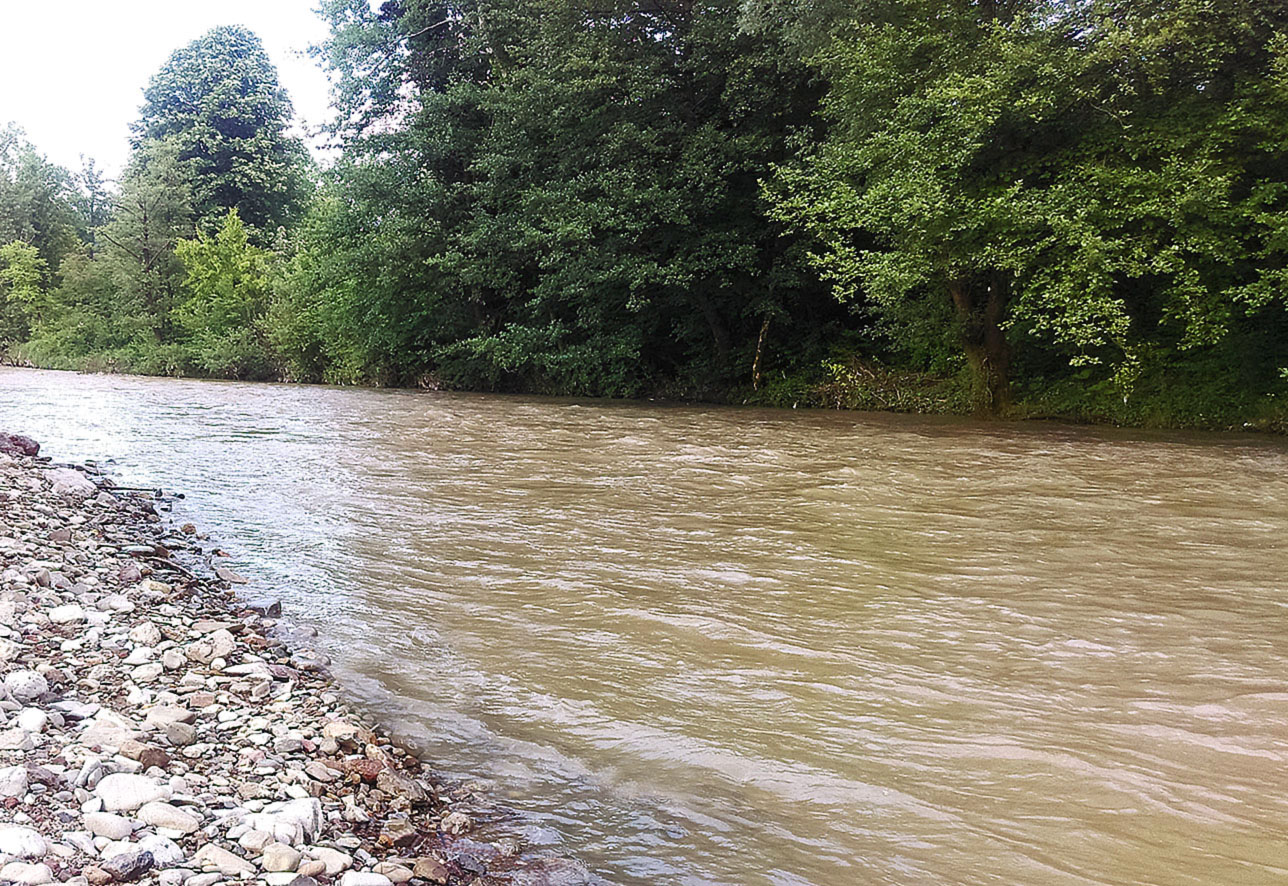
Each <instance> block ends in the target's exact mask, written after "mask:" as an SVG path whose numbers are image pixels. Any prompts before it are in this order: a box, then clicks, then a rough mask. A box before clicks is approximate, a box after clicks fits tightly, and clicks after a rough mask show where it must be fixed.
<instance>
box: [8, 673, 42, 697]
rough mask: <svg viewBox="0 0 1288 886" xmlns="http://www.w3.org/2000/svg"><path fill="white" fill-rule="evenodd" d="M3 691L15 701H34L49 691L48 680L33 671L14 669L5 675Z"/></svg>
mask: <svg viewBox="0 0 1288 886" xmlns="http://www.w3.org/2000/svg"><path fill="white" fill-rule="evenodd" d="M4 691H5V693H6V694H8V695H10V696H12V697H13V699H14V700H15V701H20V702H29V701H35V700H36V699H38V698H40V696H42V695H44V694H45V693H46V692H48V691H49V681H48V680H46V679H45V678H44V677H42V676H41V675H40V674H37V673H36V672H35V671H14V672H13V673H12V674H8V675H6V676H5V678H4Z"/></svg>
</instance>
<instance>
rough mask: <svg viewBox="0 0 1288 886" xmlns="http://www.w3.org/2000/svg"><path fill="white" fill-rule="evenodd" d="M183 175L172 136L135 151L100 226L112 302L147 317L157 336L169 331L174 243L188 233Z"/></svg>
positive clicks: (177, 266)
mask: <svg viewBox="0 0 1288 886" xmlns="http://www.w3.org/2000/svg"><path fill="white" fill-rule="evenodd" d="M188 181H189V180H188V175H187V172H186V170H185V169H184V167H183V165H182V163H181V162H180V160H179V146H178V145H177V144H176V143H175V142H172V141H161V142H149V143H148V144H146V145H144V146H143V147H142V148H140V149H139V150H138V151H136V152H135V154H134V157H133V159H132V160H131V161H130V165H129V167H128V168H127V169H126V171H125V175H124V177H123V179H122V182H121V193H120V195H119V197H118V198H117V201H116V207H115V212H114V214H113V218H112V221H111V222H109V223H108V224H107V225H106V226H105V227H104V228H103V229H102V232H101V236H102V239H103V240H104V241H105V244H106V246H105V249H104V254H103V258H102V260H103V261H104V262H106V264H107V266H108V267H109V268H110V269H111V274H112V279H113V282H114V284H115V287H116V291H117V307H118V308H119V309H120V310H123V311H126V312H128V313H129V314H131V315H133V316H137V317H139V318H141V319H143V321H144V322H145V323H146V325H147V327H148V329H149V337H150V338H151V339H152V340H154V341H157V342H160V341H162V340H165V339H166V338H167V337H168V336H169V333H170V322H169V318H170V313H171V311H172V310H173V308H174V305H175V300H176V297H177V295H178V293H179V289H180V286H181V284H182V282H183V266H182V264H181V263H180V262H179V259H178V257H177V256H176V255H175V244H177V243H178V242H179V240H180V239H182V238H184V237H188V236H191V235H192V232H193V224H192V215H193V212H192V203H191V197H190V192H189V190H188Z"/></svg>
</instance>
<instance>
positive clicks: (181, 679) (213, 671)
mask: <svg viewBox="0 0 1288 886" xmlns="http://www.w3.org/2000/svg"><path fill="white" fill-rule="evenodd" d="M202 548H203V542H202V540H201V539H200V537H199V536H197V535H196V530H195V528H194V527H192V526H183V527H180V528H178V529H176V528H173V527H168V526H167V524H166V522H165V521H164V520H163V519H162V515H161V514H159V513H158V501H157V499H156V498H155V496H153V495H151V494H139V493H135V492H128V491H124V490H121V489H118V488H115V487H114V486H113V485H112V484H111V482H110V481H109V480H106V479H104V478H102V477H98V476H95V475H94V474H93V473H92V472H87V471H84V470H81V469H77V468H72V467H52V466H51V465H50V464H48V462H46V461H43V460H41V459H39V458H38V457H36V446H35V443H34V442H33V441H30V440H26V439H25V438H15V437H9V436H7V435H3V434H0V674H3V684H2V687H3V689H2V692H0V881H2V882H9V883H21V884H28V886H43V884H47V883H56V882H65V883H68V884H72V886H104V884H108V883H114V882H137V883H140V884H159V886H218V884H221V883H257V884H265V886H325V884H338V886H394V884H403V883H410V884H412V886H420V884H452V886H455V884H478V886H486V884H498V886H500V884H512V886H574V884H583V883H592V882H596V881H595V880H594V879H593V878H591V877H590V876H589V875H588V874H587V872H586V870H585V868H584V867H582V866H581V865H580V864H578V863H576V862H574V861H570V860H567V859H560V858H552V857H546V856H539V855H529V854H527V853H525V852H524V851H523V847H522V846H521V845H520V844H519V843H518V842H517V841H515V840H513V839H509V838H505V837H498V836H497V835H496V834H495V833H492V835H491V837H490V839H484V838H483V834H484V833H491V832H492V831H495V830H496V829H495V827H493V828H491V829H488V828H483V827H481V825H483V824H484V823H485V822H486V821H487V820H488V818H489V817H492V818H495V817H496V815H495V813H496V810H495V807H488V806H487V804H486V803H485V802H484V801H483V800H481V799H480V798H477V797H475V796H474V795H473V794H472V793H471V792H470V791H468V790H465V789H462V788H455V789H454V788H452V787H451V786H449V785H445V784H443V783H441V782H440V781H439V780H438V779H436V778H435V776H434V774H433V772H432V771H431V770H430V769H429V767H428V766H427V765H426V764H425V763H423V762H421V761H420V760H418V759H417V758H416V757H415V755H414V754H413V753H410V752H409V751H407V750H406V749H404V748H401V747H399V746H397V745H396V744H394V743H393V742H391V741H390V740H389V739H388V738H387V736H386V735H385V734H384V733H383V732H382V731H381V730H380V729H379V728H377V727H376V726H374V725H373V724H371V723H369V722H366V721H364V720H363V718H362V717H361V716H359V715H358V714H357V713H356V712H355V711H354V710H352V709H350V708H349V707H348V706H346V705H345V704H344V702H343V701H342V700H341V698H340V695H339V693H338V692H337V690H336V687H335V686H334V685H333V684H332V682H331V680H330V678H329V677H328V676H327V674H326V672H325V665H326V663H327V662H326V659H325V656H323V655H321V654H320V653H317V652H315V651H312V650H310V649H308V648H306V647H303V646H301V645H299V644H298V643H296V642H289V643H288V642H287V641H286V640H284V639H283V637H284V636H285V632H284V631H283V630H281V625H280V624H279V620H278V616H279V615H280V607H279V606H278V605H277V604H276V603H273V602H270V601H256V602H253V603H245V602H239V601H238V600H237V598H236V596H235V595H234V593H233V591H232V590H231V587H230V585H231V583H232V582H236V581H237V580H238V577H237V576H235V575H233V574H231V573H229V572H228V571H227V570H223V569H219V568H217V567H213V565H212V564H210V563H209V562H208V561H207V562H204V563H203V557H208V556H209V552H208V551H204V550H203V549H202ZM207 573H209V574H207ZM297 636H298V635H297ZM305 636H307V634H305ZM489 810H490V811H489Z"/></svg>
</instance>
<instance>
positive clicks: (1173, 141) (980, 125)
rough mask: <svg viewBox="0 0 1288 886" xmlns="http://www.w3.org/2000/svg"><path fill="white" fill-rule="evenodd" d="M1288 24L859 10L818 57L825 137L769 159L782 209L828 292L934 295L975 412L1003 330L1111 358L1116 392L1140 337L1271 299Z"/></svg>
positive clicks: (1062, 11) (856, 296)
mask: <svg viewBox="0 0 1288 886" xmlns="http://www.w3.org/2000/svg"><path fill="white" fill-rule="evenodd" d="M1286 22H1288V8H1286V7H1283V6H1281V5H1274V4H1257V3H1250V4H1217V3H1215V2H1208V0H1185V2H1176V3H1144V4H1136V3H1131V4H1126V3H1121V4H1115V3H1111V2H1091V3H1080V4H1066V3H1060V2H1041V0H1012V2H1000V0H999V2H989V3H983V4H979V5H970V6H968V5H964V4H963V5H950V6H945V5H944V4H942V3H937V2H930V0H874V2H867V3H860V4H856V5H855V6H854V7H853V10H852V16H851V21H850V23H849V25H848V27H846V28H844V29H839V30H834V31H833V32H832V33H833V37H832V39H831V40H830V41H829V42H828V43H827V45H826V48H824V49H823V50H821V51H820V53H819V54H818V56H817V63H818V64H819V66H820V68H821V70H822V71H823V72H824V73H825V74H826V75H827V76H828V78H829V80H830V82H831V84H832V88H831V91H830V93H829V96H828V100H827V109H828V113H829V116H830V118H831V119H832V121H833V123H834V126H833V128H832V130H831V135H830V137H829V138H828V140H826V141H825V142H824V143H823V144H821V145H819V146H818V147H817V148H812V149H810V150H808V151H807V152H806V155H805V159H804V160H803V162H801V163H800V164H798V165H789V166H785V167H783V168H781V169H780V171H779V174H778V176H777V177H776V179H775V182H774V184H773V186H772V187H771V193H772V197H773V199H774V202H775V207H776V213H777V214H778V215H779V217H781V218H783V219H785V220H789V221H791V222H793V223H795V224H797V225H799V226H800V227H801V228H802V229H805V230H808V231H809V232H810V233H812V234H813V235H814V236H815V237H816V238H817V239H818V241H819V242H820V248H819V250H818V253H817V256H816V261H817V264H818V266H819V267H820V269H821V270H822V271H823V272H824V273H825V274H826V275H827V276H828V278H829V279H830V280H832V281H833V282H834V284H835V285H836V287H837V290H838V293H839V294H840V295H841V297H842V298H845V299H850V300H865V301H868V302H870V303H873V304H875V305H876V306H878V307H880V308H887V309H893V310H897V309H898V307H899V306H902V305H905V304H907V303H909V301H910V300H914V299H925V297H926V296H927V295H930V296H932V297H936V298H939V299H941V300H942V301H951V302H952V303H953V304H954V305H955V306H956V308H957V313H958V318H959V322H960V325H961V327H962V331H963V340H964V342H965V344H966V352H967V356H968V357H969V358H971V364H972V366H973V367H974V368H975V369H976V371H977V374H978V375H979V376H980V388H981V394H982V396H983V399H984V400H985V401H986V402H987V405H989V406H992V407H994V408H998V407H1004V406H1005V404H1006V392H1007V382H1008V377H1007V376H1008V368H1009V361H1010V357H1011V355H1010V348H1011V346H1014V345H1015V344H1016V343H1017V342H1018V343H1024V344H1029V345H1036V346H1044V347H1048V348H1053V349H1055V350H1056V351H1057V352H1059V353H1062V354H1063V355H1064V356H1065V359H1066V362H1067V364H1068V365H1071V366H1074V367H1078V366H1087V365H1095V364H1100V363H1107V364H1110V365H1111V366H1112V367H1113V368H1114V370H1115V372H1114V381H1115V383H1116V385H1117V388H1118V390H1119V392H1120V394H1129V393H1130V391H1131V385H1132V381H1133V379H1134V377H1135V375H1136V374H1137V373H1138V372H1139V371H1140V365H1141V364H1140V361H1141V359H1142V358H1141V355H1142V353H1143V351H1144V350H1145V349H1147V348H1149V347H1153V346H1158V347H1164V348H1171V349H1176V350H1179V351H1181V352H1185V351H1190V350H1195V349H1201V348H1205V347H1211V346H1213V345H1215V344H1217V343H1218V342H1220V341H1221V340H1222V339H1223V337H1224V336H1226V335H1227V334H1230V332H1231V328H1232V321H1233V320H1234V319H1235V318H1237V317H1251V316H1253V315H1257V314H1265V313H1266V312H1270V313H1277V312H1282V309H1283V307H1284V304H1283V298H1284V293H1285V292H1286V291H1288V289H1286V288H1285V286H1284V282H1285V278H1284V274H1285V270H1284V269H1285V257H1286V255H1288V252H1286V250H1288V240H1285V237H1284V230H1285V228H1284V222H1285V214H1284V213H1285V210H1286V209H1288V202H1286V201H1288V190H1286V189H1288V182H1285V176H1284V170H1285V169H1288V105H1286V104H1285V102H1286V101H1288V91H1285V89H1284V66H1283V48H1284V45H1285V43H1284V40H1285V23H1286ZM1008 330H1009V332H1008ZM1008 335H1009V337H1010V339H1011V341H1010V342H1008V341H1007V337H1008ZM1278 344H1279V346H1280V347H1282V342H1279V343H1278Z"/></svg>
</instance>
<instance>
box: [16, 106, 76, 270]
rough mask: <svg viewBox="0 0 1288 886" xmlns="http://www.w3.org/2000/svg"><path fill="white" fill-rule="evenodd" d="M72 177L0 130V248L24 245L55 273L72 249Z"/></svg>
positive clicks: (20, 136)
mask: <svg viewBox="0 0 1288 886" xmlns="http://www.w3.org/2000/svg"><path fill="white" fill-rule="evenodd" d="M75 199H76V191H75V186H74V185H73V183H72V177H71V175H70V174H69V173H68V172H67V170H65V169H63V168H62V167H61V166H56V165H54V164H52V163H50V162H49V161H48V160H46V159H45V158H44V157H43V156H42V155H41V154H40V152H39V151H37V150H36V149H35V147H33V146H32V145H31V143H30V142H28V141H27V139H26V137H25V136H24V135H23V132H22V130H21V129H19V128H17V127H16V126H14V125H12V124H10V125H9V126H8V127H6V128H4V129H0V243H4V242H9V241H12V240H23V241H24V242H26V243H29V244H31V245H32V246H34V247H36V250H37V251H38V252H39V254H40V257H41V259H42V260H43V261H44V262H45V264H46V265H47V266H48V268H49V269H50V270H51V271H52V272H54V273H57V271H58V267H59V265H60V264H61V262H62V260H63V257H64V256H65V255H67V254H68V253H69V252H71V251H72V250H73V249H75V248H76V245H77V242H78V241H77V236H76V230H77V227H78V223H79V217H78V215H77V211H76V208H75Z"/></svg>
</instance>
